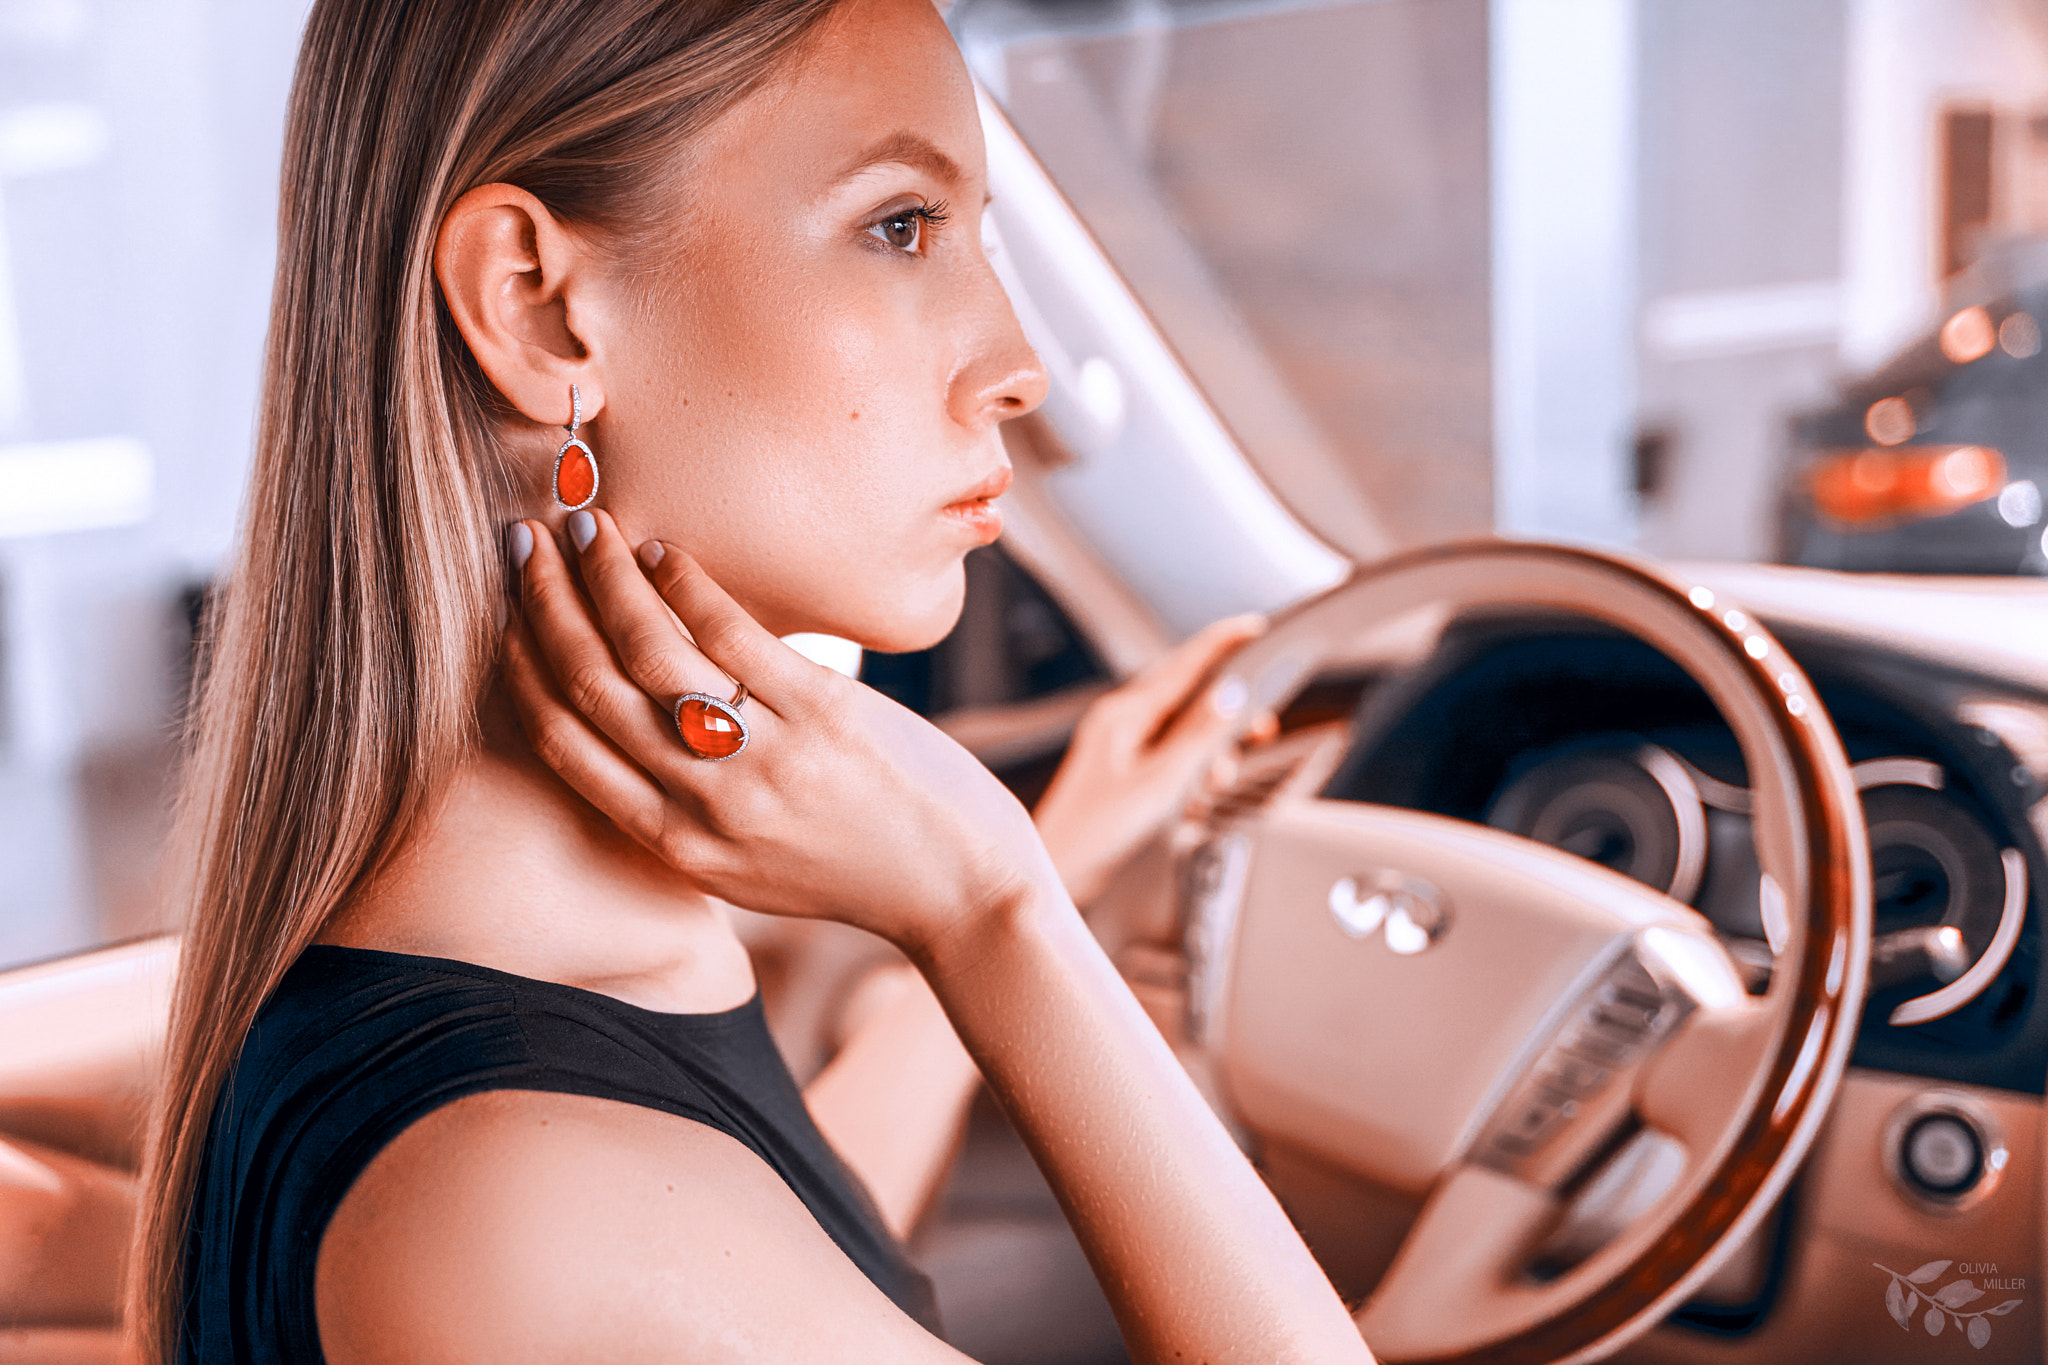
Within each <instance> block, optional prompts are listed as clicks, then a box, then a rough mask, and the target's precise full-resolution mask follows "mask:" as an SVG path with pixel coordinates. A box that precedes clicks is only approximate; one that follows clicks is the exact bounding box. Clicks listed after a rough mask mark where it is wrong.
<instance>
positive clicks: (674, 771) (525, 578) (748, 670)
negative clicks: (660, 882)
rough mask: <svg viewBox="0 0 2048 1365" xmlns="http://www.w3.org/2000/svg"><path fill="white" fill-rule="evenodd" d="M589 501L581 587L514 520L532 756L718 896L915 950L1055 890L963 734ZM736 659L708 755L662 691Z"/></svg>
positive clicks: (540, 538) (513, 650)
mask: <svg viewBox="0 0 2048 1365" xmlns="http://www.w3.org/2000/svg"><path fill="white" fill-rule="evenodd" d="M584 516H585V514H582V513H578V514H577V516H576V517H574V518H571V528H572V538H576V539H579V540H582V541H583V542H584V543H583V546H582V549H581V550H580V551H579V553H578V560H579V567H580V569H581V578H582V583H583V589H584V592H587V594H588V597H589V602H590V606H586V605H585V602H584V594H583V593H579V592H578V590H577V585H576V583H575V581H574V580H573V579H572V577H571V574H570V571H569V566H568V565H567V564H566V563H565V562H564V560H563V557H562V554H561V552H560V551H559V550H558V548H557V547H556V545H555V543H554V541H553V540H552V539H551V538H550V537H548V536H547V535H546V534H545V532H544V531H542V530H541V529H540V528H539V527H538V526H536V525H534V524H532V523H521V524H520V526H519V527H516V528H515V529H514V531H513V534H512V539H513V541H514V543H515V550H516V547H517V542H518V541H519V539H520V536H519V531H520V530H522V529H523V530H524V531H525V532H526V533H527V535H528V536H529V537H530V538H531V539H530V540H529V541H528V543H529V544H530V545H531V547H532V548H531V553H530V555H529V557H528V558H527V559H526V561H525V564H524V567H523V574H522V600H523V605H524V619H523V620H515V621H514V622H513V624H512V626H511V628H510V629H509V630H508V632H507V638H506V645H505V676H506V680H507V683H508V685H509V687H510V690H511V692H512V696H513V699H514V701H515V703H516V704H517V706H518V708H519V712H520V717H521V720H522V722H523V724H524V725H525V728H526V732H527V736H528V738H529V739H530V740H531V741H532V744H533V747H534V749H535V751H536V752H537V753H538V754H539V756H540V758H541V760H542V761H543V762H545V763H546V764H547V765H548V766H549V767H550V768H552V769H554V771H555V772H556V773H558V774H559V775H560V776H561V777H562V778H563V779H564V780H565V781H566V782H568V784H569V785H570V786H571V787H573V788H574V789H575V790H576V791H577V792H578V793H579V794H581V795H582V796H583V798H584V799H585V800H587V801H589V802H590V803H591V804H592V805H593V806H595V807H596V808H597V809H598V810H600V811H602V812H603V813H604V814H605V815H606V816H608V817H609V818H610V819H611V820H612V821H613V822H614V823H615V824H617V825H618V826H619V828H621V829H622V830H624V831H625V832H626V833H628V834H629V835H631V836H632V837H633V838H635V839H637V840H638V841H639V842H640V843H641V844H643V845H645V846H646V847H647V848H648V849H650V850H652V851H653V852H654V853H655V854H656V855H658V856H659V857H660V858H662V859H663V860H664V861H666V862H667V863H668V864H669V865H670V866H672V867H674V868H675V869H676V870H677V871H678V872H680V873H682V874H683V875H684V876H685V877H687V878H688V879H689V881H690V882H692V883H693V884H694V885H696V886H698V887H699V888H701V889H702V890H704V891H707V892H709V893H710V894H712V895H715V896H718V897H720V898H721V899H724V900H727V901H730V902H732V903H733V904H735V905H742V906H746V907H748V908H750V909H755V910H762V911H766V912H768V913H771V914H780V915H795V916H815V917H824V918H831V919H837V920H842V921H844V922H846V923H849V924H853V925H855V926H857V927H859V928H862V929H866V930H869V931H870V932H873V933H876V934H879V935H881V936H882V937H883V938H885V939H887V940H889V941H890V942H892V943H894V944H896V945H897V946H898V947H899V948H902V949H903V950H904V951H905V952H907V953H909V954H910V955H911V956H912V957H913V958H916V957H918V956H919V955H920V954H921V953H922V952H923V951H925V950H926V949H928V948H929V947H930V945H931V944H932V943H933V942H935V941H936V940H938V939H939V938H941V937H944V936H946V935H948V934H951V933H953V932H955V931H958V930H962V929H965V928H967V927H970V926H971V925H972V924H973V923H974V922H976V921H977V920H978V919H979V918H981V917H983V916H986V915H989V914H1000V913H1003V912H1004V911H1006V910H1008V909H1010V908H1013V907H1015V906H1017V905H1018V904H1020V903H1023V902H1024V901H1026V900H1027V899H1028V900H1030V901H1033V902H1035V903H1037V904H1041V905H1042V904H1045V903H1048V902H1050V903H1058V902H1063V901H1064V900H1065V896H1064V894H1063V892H1062V891H1061V890H1060V888H1059V880H1058V877H1057V875H1056V874H1055V873H1054V871H1053V868H1052V865H1051V863H1050V861H1049V860H1048V859H1047V857H1046V855H1045V851H1044V848H1043V846H1042V845H1041V844H1040V842H1039V839H1038V836H1037V834H1036V832H1035V830H1034V829H1033V827H1032V825H1031V821H1030V817H1029V816H1028V815H1027V814H1026V813H1025V811H1024V809H1023V807H1022V806H1020V805H1018V804H1017V802H1016V800H1015V799H1014V798H1013V797H1011V796H1010V794H1009V793H1008V792H1007V791H1005V790H1004V789H1003V787H1002V786H1001V784H1000V783H998V782H997V781H996V780H995V779H994V778H993V777H992V776H991V775H990V774H989V772H988V770H987V769H985V768H983V767H982V766H981V765H980V764H979V763H977V762H976V761H975V760H974V758H973V757H972V756H971V755H970V754H968V753H967V751H966V750H964V749H962V748H961V747H960V746H959V745H957V744H955V743H954V742H953V741H952V740H950V739H948V738H947V737H946V736H945V735H943V734H941V733H940V732H939V731H938V730H937V729H935V728H933V727H932V726H930V725H928V724H926V723H925V722H924V721H923V720H921V719H919V718H918V717H917V716H915V715H913V714H912V713H911V712H909V711H907V710H905V709H903V708H902V707H900V706H898V705H896V704H895V703H894V702H891V701H889V700H888V699H887V698H885V697H883V696H882V695H881V694H880V693H878V692H876V691H874V690H873V689H872V688H866V687H862V686H860V685H858V684H857V683H854V682H852V681H851V680H849V679H846V678H843V677H841V676H840V675H839V674H837V673H834V672H832V671H831V670H830V669H827V668H822V667H820V666H818V665H816V664H813V663H811V662H810V661H809V660H807V659H805V658H803V657H802V656H801V655H799V654H797V653H796V651H794V650H792V649H790V648H789V647H788V646H786V645H784V644H783V643H782V642H781V641H780V640H778V639H776V638H775V637H774V636H773V635H770V634H769V633H768V632H767V631H766V630H765V629H763V628H762V627H761V626H760V625H759V624H758V623H757V622H755V621H754V620H753V618H751V617H750V616H748V615H747V614H746V612H745V611H743V610H742V609H741V608H740V607H739V606H738V605H737V604H736V603H734V602H733V600H732V599H731V598H730V597H729V596H727V595H726V594H725V592H724V591H723V590H722V589H720V588H719V587H718V585H717V584H715V583H713V582H712V581H711V579H710V578H709V577H708V576H707V575H706V574H705V573H704V571H703V569H702V568H700V567H699V566H698V565H697V563H696V562H695V561H694V560H692V559H691V558H690V557H689V556H688V555H687V554H685V553H683V552H682V551H681V550H678V549H676V548H674V547H673V546H662V545H660V543H659V542H653V541H650V542H648V544H647V545H645V546H643V547H641V554H640V559H639V561H638V562H636V561H635V558H634V555H633V553H632V551H631V550H630V549H629V548H628V547H627V545H626V543H625V540H624V539H623V537H621V536H620V534H619V532H618V528H617V527H616V526H615V525H614V523H613V522H612V520H611V518H610V517H609V516H607V515H606V514H604V513H602V512H598V513H596V514H595V515H594V516H592V517H590V518H589V519H588V520H583V519H582V518H584ZM643 565H644V566H645V567H644V570H643ZM591 607H594V608H595V610H596V618H597V619H596V620H593V619H592V617H591ZM671 611H673V612H674V616H673V617H671V616H670V614H669V613H670V612H671ZM677 620H680V621H681V622H682V623H683V625H684V626H685V627H686V628H687V629H688V631H689V637H687V638H686V637H685V635H684V634H683V632H682V631H679V630H677V629H676V624H675V623H676V621H677ZM693 641H694V643H693ZM734 681H737V682H739V683H742V684H744V685H745V686H746V688H747V692H748V694H749V696H748V700H747V701H746V703H745V705H744V708H743V710H742V715H743V716H744V718H745V721H746V725H747V730H748V736H749V738H748V742H747V747H746V749H745V751H744V752H742V753H741V754H739V755H737V756H736V757H734V758H733V759H731V760H729V761H726V762H719V763H713V762H706V761H704V760H702V759H699V758H697V757H695V756H693V755H692V754H691V753H690V752H689V751H688V750H687V749H685V748H684V747H683V745H682V742H681V740H680V739H679V738H678V736H677V734H676V729H675V725H674V722H673V720H672V719H671V707H672V706H673V704H674V700H675V699H676V698H677V697H679V696H681V695H682V694H684V693H686V692H704V693H708V694H710V695H712V696H717V697H726V696H730V695H732V692H733V683H734Z"/></svg>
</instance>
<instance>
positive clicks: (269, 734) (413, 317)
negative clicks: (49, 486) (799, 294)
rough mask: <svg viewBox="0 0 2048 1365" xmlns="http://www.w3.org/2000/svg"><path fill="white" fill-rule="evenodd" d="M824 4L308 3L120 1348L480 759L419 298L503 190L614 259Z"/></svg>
mask: <svg viewBox="0 0 2048 1365" xmlns="http://www.w3.org/2000/svg"><path fill="white" fill-rule="evenodd" d="M836 3H837V0H319V2H318V3H317V4H315V5H314V7H313V11H312V15H311V17H310V19H309V20H308V23H307V28H306V35H305V41H304V45H303V47H302V49H301V51H300V54H299V64H298V71H297V75H296V77H295V80H294V83H293V88H292V98H291V107H290V112H289V116H288V122H287V128H286V136H285V156H284V171H283V190H282V196H281V203H280V209H279V223H278V227H279V232H278V238H279V240H278V262H277V284H276V292H275V296H274V298H273V300H272V304H271V322H270V337H269V346H268V354H267V356H266V358H265V378H264V388H263V394H264V396H263V408H262V414H261V418H260V421H259V425H258V435H257V442H256V451H255V460H254V467H253V471H252V474H251V480H250V487H249V493H248V501H247V505H246V507H245V509H244V513H243V525H242V532H241V544H240V547H239V554H238V557H237V559H236V561H235V564H234V567H233V570H232V572H231V573H230V574H229V575H228V576H227V579H226V581H225V583H224V585H223V587H222V590H221V592H220V593H219V595H218V602H217V604H216V606H215V608H214V610H213V611H212V612H211V613H210V616H209V621H208V626H207V631H206V636H207V638H206V639H205V640H204V641H203V643H202V656H201V657H202V672H201V682H200V685H199V691H198V696H197V703H196V706H195V708H194V712H193V720H192V725H191V730H190V734H189V740H190V749H189V754H190V756H189V759H188V768H187V771H186V775H185V780H184V788H183V795H182V798H181V802H180V807H179V815H178V824H177V829H176V833H175V835H174V840H173V857H174V859H175V862H174V867H175V868H176V869H177V876H178V881H177V883H176V885H177V887H178V897H179V903H180V905H181V907H182V909H183V910H184V912H185V915H184V918H185V923H186V926H187V927H186V930H185V948H184V959H183V965H182V967H181V969H180V972H179V977H178V986H177V993H176V996H175V999H174V1003H173V1007H172V1015H171V1027H170V1037H169V1043H168V1047H167V1051H166V1058H165V1076H164V1081H165V1083H164V1085H163V1086H162V1090H161V1095H160V1100H159V1104H158V1110H157V1113H156V1115H155V1123H154V1126H153V1129H152V1137H151V1141H150V1144H149V1153H148V1157H147V1159H146V1166H145V1172H144V1174H145V1183H144V1194H143V1209H142V1217H141V1226H140V1229H139V1240H138V1244H137V1247H136V1254H135V1257H134V1260H133V1262H132V1272H131V1276H130V1310H131V1311H130V1324H131V1327H132V1329H133V1331H134V1332H135V1333H136V1339H137V1344H138V1345H139V1347H140V1352H141V1357H142V1359H144V1360H146V1361H150V1362H158V1361H164V1360H168V1359H169V1358H170V1357H171V1355H172V1353H173V1351H174V1349H175V1346H176V1342H177V1338H178V1333H179V1330H180V1327H181V1321H180V1319H181V1317H182V1314H181V1312H180V1311H179V1310H178V1309H177V1307H176V1305H177V1304H178V1303H179V1302H180V1301H181V1298H182V1274H181V1272H182V1260H183V1252H184V1243H185V1237H186V1228H187V1224H188V1220H189V1214H190V1206H191V1203H192V1199H193V1194H194V1190H195V1187H196V1184H197V1181H198V1173H199V1167H200V1162H201V1159H202V1155H203V1151H204V1147H205V1142H206V1135H207V1131H208V1127H209V1125H210V1122H211V1118H212V1115H213V1111H214V1108H215V1105H216V1103H217V1102H218V1099H219V1096H220V1093H221V1090H222V1087H223V1085H224V1084H226V1083H227V1082H228V1078H229V1075H230V1073H231V1071H232V1068H233V1066H234V1062H235V1058H236V1056H237V1054H238V1052H239V1050H240V1048H241V1046H242V1041H243V1038H244V1036H245V1035H246V1034H247V1033H248V1031H249V1027H250V1025H251V1023H252V1022H253V1021H254V1019H255V1017H256V1014H257V1011H258V1010H259V1009H260V1008H261V1006H262V1004H263V1002H264V1000H265V999H266V998H267V997H268V996H269V994H270V992H271V991H272V990H273V989H275V987H276V985H277V983H278V980H279V979H280V978H281V977H282V976H283V974H284V972H285V970H286V968H288V967H289V966H290V965H291V963H292V962H293V960H294V959H295V958H297V956H298V955H299V953H300V952H301V951H303V950H304V948H305V947H306V945H307V944H308V943H310V942H311V941H312V939H313V938H314V936H315V935H316V934H317V933H318V932H319V929H320V927H321V925H322V924H323V923H324V922H325V921H326V920H327V919H328V917H329V916H330V915H331V914H332V913H333V912H334V911H335V910H336V909H337V908H338V907H339V906H340V905H341V904H342V903H343V902H344V901H345V900H346V899H347V898H348V897H349V896H350V895H351V894H352V893H353V892H354V891H355V890H356V889H357V888H359V887H361V886H362V885H363V883H364V881H365V879H366V878H367V877H369V876H370V875H371V874H373V873H374V872H375V871H376V870H377V869H378V868H379V866H380V865H382V864H383V863H384V862H385V861H386V860H387V859H389V858H390V856H391V855H392V853H393V851H394V850H395V849H396V848H397V847H398V846H399V845H400V844H401V843H402V841H403V840H404V839H405V838H406V836H407V834H408V832H409V831H410V830H411V829H413V828H415V827H416V825H417V823H418V821H419V820H420V818H421V816H422V813H423V812H425V811H427V810H428V809H429V808H430V807H431V805H432V804H433V802H434V800H435V798H436V796H437V795H438V794H439V792H440V791H441V790H442V789H443V787H444V784H445V783H446V781H447V779H448V777H449V775H450V774H451V772H452V771H453V770H454V769H455V768H456V766H457V765H458V764H459V763H460V762H461V761H462V759H463V757H464V756H465V755H466V754H467V753H469V752H470V751H471V749H472V746H473V745H474V744H475V743H476V741H477V723H476V706H477V702H478V700H479V699H480V697H481V696H482V695H483V692H484V689H485V688H486V687H487V685H488V683H489V679H490V673H491V668H492V659H493V656H494V650H495V639H494V628H493V619H494V610H495V604H496V599H497V597H498V595H499V594H500V593H501V592H502V591H503V582H504V575H503V571H502V568H501V557H500V551H499V548H498V547H499V544H500V528H501V525H502V523H503V519H504V518H505V517H506V516H507V515H508V514H509V512H510V509H511V507H512V506H513V504H512V502H511V496H512V492H513V489H512V483H511V479H510V477H509V475H508V473H507V470H506V468H505V465H504V462H503V460H502V459H501V457H500V455H499V453H498V441H497V438H496V435H495V432H496V430H497V421H498V419H499V417H500V416H501V414H502V412H503V409H502V408H501V407H500V405H499V404H498V402H497V400H496V398H495V395H494V393H493V391H492V390H491V388H490V386H489V384H488V383H487V382H486V381H485V380H484V378H483V376H482V374H481V372H480V371H479V370H478V368H477V366H476V364H475V362H474V360H473V359H472V358H471V357H470V356H469V354H468V351H467V349H466V348H465V347H464V345H463V343H462V340H461V338H460V336H459V335H458V334H457V332H456V331H455V329H454V327H453V325H452V323H451V321H450V319H449V316H448V313H447V309H446V308H445V306H444V305H443V304H442V303H441V301H440V298H439V294H438V291H437V288H436V286H435V281H434V275H433V250H434V240H435V235H436V232H437V231H438V228H439V225H440V222H441V218H442V216H443V215H444V214H445V213H446V212H447V210H448V208H449V206H450V205H451V204H452V203H453V202H454V201H455V200H456V199H457V198H458V197H460V196H461V195H462V194H463V193H465V192H466V191H468V190H469V189H471V188H473V187H475V186H477V185H483V184H492V183H498V182H504V183H510V184H514V185H518V186H520V187H521V188H523V189H526V190H528V191H530V192H531V193H532V194H533V195H535V196H536V197H537V198H538V199H539V200H540V201H541V202H542V203H543V204H545V205H546V206H547V207H548V209H549V210H550V211H551V212H552V213H554V214H555V215H556V216H557V217H558V218H560V219H561V220H563V221H564V222H566V223H570V224H573V225H576V226H578V227H580V228H583V229H585V230H588V231H590V232H593V233H596V234H600V235H601V236H602V237H603V238H604V239H605V240H607V241H610V242H612V243H615V244H616V246H617V249H618V250H619V251H620V252H621V253H622V254H625V255H628V256H630V255H631V254H632V253H634V252H636V251H639V250H642V249H643V248H645V247H646V246H647V244H648V243H650V242H652V241H654V240H656V237H657V235H658V234H659V232H660V228H661V225H662V224H663V223H664V222H666V221H670V215H672V214H673V212H674V210H675V208H676V206H677V205H678V203H679V194H680V193H681V191H680V190H679V188H678V180H679V177H680V175H681V171H682V159H683V154H684V152H685V150H686V148H687V145H688V143H689V141H690V139H691V138H692V136H693V135H695V134H696V133H697V132H699V131H701V130H702V129H703V128H704V127H705V126H706V125H707V124H708V123H709V122H711V121H712V120H713V119H715V118H717V117H718V116H719V115H720V114H721V113H723V112H724V111H725V110H727V109H729V108H730V107H731V106H732V105H733V104H734V103H735V102H737V101H738V100H739V99H741V98H742V97H743V96H744V95H746V94H747V93H748V92H749V91H750V90H752V89H754V88H756V87H757V86H759V85H760V84H761V83H762V82H763V81H764V80H766V79H767V78H768V77H769V76H770V75H771V74H772V73H774V72H775V71H776V70H778V69H779V67H780V66H781V64H782V63H784V62H785V61H786V60H788V59H789V58H790V57H791V56H792V55H793V54H795V53H796V52H797V50H798V49H799V47H800V46H801V44H802V42H803V40H804V39H805V38H806V37H807V36H808V35H809V34H810V33H812V32H813V31H814V30H815V28H816V26H817V25H818V24H819V22H820V21H821V20H822V19H823V17H824V16H825V15H826V14H828V13H829V12H830V11H831V10H832V9H833V7H834V6H835V4H836Z"/></svg>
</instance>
